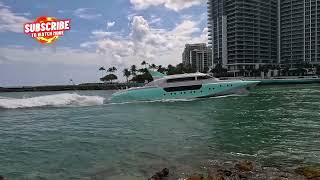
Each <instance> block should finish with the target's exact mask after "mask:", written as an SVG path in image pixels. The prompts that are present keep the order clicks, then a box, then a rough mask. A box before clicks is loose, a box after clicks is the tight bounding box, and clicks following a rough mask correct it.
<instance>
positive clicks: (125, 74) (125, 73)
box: [123, 68, 131, 83]
mask: <svg viewBox="0 0 320 180" xmlns="http://www.w3.org/2000/svg"><path fill="white" fill-rule="evenodd" d="M123 76H124V77H126V79H127V83H128V82H129V77H130V76H131V72H130V71H129V69H127V68H125V69H124V70H123Z"/></svg>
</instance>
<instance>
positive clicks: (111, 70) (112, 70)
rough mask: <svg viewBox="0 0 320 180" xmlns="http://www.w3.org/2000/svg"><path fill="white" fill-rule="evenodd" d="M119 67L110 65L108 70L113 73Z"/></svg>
mask: <svg viewBox="0 0 320 180" xmlns="http://www.w3.org/2000/svg"><path fill="white" fill-rule="evenodd" d="M117 70H118V69H117V68H116V67H114V66H113V67H110V68H109V69H108V72H110V73H113V72H116V71H117Z"/></svg>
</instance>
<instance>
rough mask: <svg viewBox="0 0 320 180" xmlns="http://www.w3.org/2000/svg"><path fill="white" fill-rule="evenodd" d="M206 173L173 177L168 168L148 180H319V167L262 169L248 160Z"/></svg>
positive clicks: (210, 169)
mask: <svg viewBox="0 0 320 180" xmlns="http://www.w3.org/2000/svg"><path fill="white" fill-rule="evenodd" d="M206 171H207V172H206V173H195V172H194V173H191V174H186V175H175V173H174V172H171V171H170V170H169V169H168V168H164V169H163V170H161V171H159V172H156V173H155V174H154V175H152V176H151V177H150V178H149V179H148V180H173V179H178V180H264V179H265V180H305V179H306V180H320V166H319V167H315V166H303V167H298V168H284V169H282V168H281V169H280V168H273V167H262V166H260V165H258V164H256V163H254V162H251V161H248V160H244V161H237V162H234V163H233V164H232V165H231V164H229V165H223V166H214V167H210V168H206Z"/></svg>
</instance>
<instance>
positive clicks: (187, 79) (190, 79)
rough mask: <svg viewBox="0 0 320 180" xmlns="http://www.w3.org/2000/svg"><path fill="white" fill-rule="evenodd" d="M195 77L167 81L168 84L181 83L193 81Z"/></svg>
mask: <svg viewBox="0 0 320 180" xmlns="http://www.w3.org/2000/svg"><path fill="white" fill-rule="evenodd" d="M194 80H195V77H184V78H175V79H168V80H167V82H168V83H174V82H183V81H194Z"/></svg>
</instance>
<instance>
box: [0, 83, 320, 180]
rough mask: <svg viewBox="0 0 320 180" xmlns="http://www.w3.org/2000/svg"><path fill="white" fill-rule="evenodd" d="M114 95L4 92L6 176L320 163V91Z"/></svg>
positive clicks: (143, 174)
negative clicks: (161, 97) (120, 99)
mask: <svg viewBox="0 0 320 180" xmlns="http://www.w3.org/2000/svg"><path fill="white" fill-rule="evenodd" d="M112 93H113V92H112V91H75V92H41V93H39V92H31V93H29V92H28V93H25V92H23V93H1V94H0V175H2V176H4V177H5V178H6V179H8V180H25V179H30V180H38V179H39V180H40V179H41V180H57V179H73V180H77V179H86V180H87V179H108V180H109V179H110V180H113V179H114V180H129V179H130V180H135V179H147V177H150V175H151V174H153V173H154V172H155V171H158V170H160V169H162V168H164V167H167V168H169V169H170V170H172V171H174V172H175V173H176V174H177V175H179V174H184V173H190V172H192V171H196V170H197V169H203V167H205V166H207V165H212V164H215V163H219V162H226V161H231V160H237V159H249V160H253V161H255V162H257V163H259V164H261V165H263V166H274V167H295V166H299V165H305V164H307V165H316V164H318V165H319V164H320V85H295V86H294V85H292V86H266V87H257V88H256V89H255V90H253V91H252V92H251V93H250V94H249V95H246V96H230V97H219V98H209V99H195V100H180V101H165V102H140V103H121V104H116V103H111V102H109V100H108V98H109V97H110V96H111V94H112Z"/></svg>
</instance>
